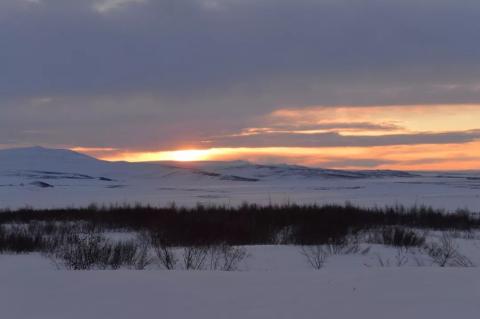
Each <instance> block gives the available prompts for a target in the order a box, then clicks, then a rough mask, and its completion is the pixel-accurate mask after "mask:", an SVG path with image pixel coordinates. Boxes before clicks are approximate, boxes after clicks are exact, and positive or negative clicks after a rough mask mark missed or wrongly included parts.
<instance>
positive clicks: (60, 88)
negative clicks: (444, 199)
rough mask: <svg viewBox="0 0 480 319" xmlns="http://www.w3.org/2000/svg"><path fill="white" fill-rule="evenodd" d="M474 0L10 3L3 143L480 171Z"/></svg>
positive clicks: (4, 25)
mask: <svg viewBox="0 0 480 319" xmlns="http://www.w3.org/2000/svg"><path fill="white" fill-rule="evenodd" d="M479 16H480V2H479V1H478V0H295V1H292V0H1V1H0V47H1V49H0V148H10V147H23V146H32V145H41V146H45V147H55V148H69V149H73V150H77V151H81V152H84V153H87V154H90V155H92V156H95V157H98V158H102V159H108V160H128V161H150V160H153V161H156V160H237V159H242V160H249V161H254V162H261V163H295V164H300V165H309V166H319V167H320V166H321V167H329V168H340V169H405V170H462V169H480V42H479V41H478V34H479V32H480V19H478V17H479Z"/></svg>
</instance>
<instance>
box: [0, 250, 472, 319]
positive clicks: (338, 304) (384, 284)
mask: <svg viewBox="0 0 480 319" xmlns="http://www.w3.org/2000/svg"><path fill="white" fill-rule="evenodd" d="M478 278H480V271H479V269H478V268H430V267H420V268H418V267H415V268H409V267H402V268H368V267H363V268H352V269H349V270H346V269H337V268H325V269H324V270H320V271H312V270H298V271H288V272H287V271H249V272H183V271H159V270H151V271H128V270H121V271H89V272H66V271H55V270H53V269H52V267H51V265H50V264H49V263H48V260H46V259H42V258H40V257H39V256H36V255H27V256H0V282H1V286H0V309H1V317H2V318H8V319H65V318H68V319H85V318H102V319H109V318H111V319H122V318H125V319H131V318H166V319H168V318H178V319H180V318H182V319H183V318H198V319H203V318H209V319H212V318H219V319H220V318H221V319H224V318H229V319H237V318H238V319H247V318H259V319H260V318H261V319H264V318H286V319H291V318H297V319H302V318H329V319H334V318H357V319H363V318H368V319H370V318H390V319H394V318H399V319H400V318H401V319H404V318H435V319H442V318H477V317H478V314H479V313H480V304H479V303H478V300H479V298H480V280H479V279H478Z"/></svg>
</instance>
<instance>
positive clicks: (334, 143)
mask: <svg viewBox="0 0 480 319" xmlns="http://www.w3.org/2000/svg"><path fill="white" fill-rule="evenodd" d="M478 139H480V130H474V131H467V132H447V133H418V134H391V135H381V136H343V135H341V134H338V133H312V134H299V133H266V134H256V135H246V136H233V137H225V138H219V139H217V140H215V141H214V142H213V143H212V145H209V146H210V147H352V146H363V147H365V146H388V145H418V144H452V143H468V142H472V141H475V140H478Z"/></svg>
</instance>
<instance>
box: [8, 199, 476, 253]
mask: <svg viewBox="0 0 480 319" xmlns="http://www.w3.org/2000/svg"><path fill="white" fill-rule="evenodd" d="M1 225H4V226H5V225H7V226H8V225H22V227H23V228H22V229H20V228H19V229H17V231H16V233H21V232H22V231H25V232H28V233H29V234H30V235H31V234H36V235H38V236H45V235H50V234H63V235H64V234H68V233H71V232H72V228H74V229H75V231H76V232H106V231H132V232H145V231H146V232H149V233H151V234H154V237H157V238H161V240H162V241H164V242H165V243H167V244H168V245H170V246H192V245H209V244H218V243H227V244H229V245H255V244H298V245H312V244H324V243H328V242H331V241H332V240H333V241H340V240H342V239H343V238H345V236H347V235H349V234H356V233H358V232H361V231H365V230H370V229H387V228H388V227H390V228H391V227H393V226H398V227H400V228H402V227H403V228H405V227H407V228H416V229H433V230H460V231H465V230H472V229H476V228H479V227H480V219H479V218H478V217H477V216H476V215H473V214H471V213H468V212H457V213H449V214H447V213H445V212H443V211H439V210H434V209H432V208H427V207H413V208H405V207H402V206H397V207H388V208H360V207H354V206H352V205H344V206H340V205H326V206H316V205H304V206H298V205H288V206H257V205H247V204H245V205H242V206H240V207H236V208H231V207H221V206H215V207H205V206H200V205H199V206H197V207H195V208H189V209H187V208H177V207H175V206H172V207H168V208H154V207H148V206H133V207H130V206H121V207H103V208H102V207H100V208H99V207H96V206H93V205H92V206H89V207H87V208H80V209H52V210H32V209H23V210H18V211H3V212H1V213H0V226H1ZM9 227H10V226H9ZM15 227H19V226H15ZM386 227H387V228H386ZM390 228H388V229H390ZM8 233H9V234H10V235H11V233H12V232H8ZM14 233H15V232H14ZM7 235H8V234H4V235H1V233H0V250H2V249H5V248H2V247H5V246H6V245H7V246H8V245H19V246H24V247H25V248H23V249H26V250H28V246H29V245H33V246H35V245H36V244H35V243H30V242H29V241H28V240H26V241H25V242H22V240H23V239H21V238H16V239H15V238H8V236H10V235H8V236H7ZM388 235H391V236H392V237H395V236H399V235H400V234H395V233H392V234H384V237H387V236H388ZM20 237H21V236H20ZM397 239H398V238H397ZM32 240H33V241H35V240H37V239H32ZM391 240H392V241H394V240H395V238H392V239H391ZM14 241H18V243H17V244H13V243H12V242H14Z"/></svg>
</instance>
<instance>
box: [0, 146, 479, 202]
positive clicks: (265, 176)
mask: <svg viewBox="0 0 480 319" xmlns="http://www.w3.org/2000/svg"><path fill="white" fill-rule="evenodd" d="M479 196H480V175H478V174H473V173H465V172H463V173H428V174H427V173H422V174H420V173H410V172H401V171H342V170H332V169H322V168H309V167H303V166H297V165H284V164H282V165H279V164H276V165H259V164H253V163H249V162H245V161H232V162H189V163H185V162H183V163H180V162H152V163H127V162H108V161H102V160H98V159H95V158H93V157H90V156H87V155H84V154H81V153H77V152H73V151H70V150H64V149H47V148H42V147H31V148H17V149H6V150H0V208H1V207H21V206H25V205H29V206H34V207H52V206H56V207H58V206H67V205H73V206H79V205H87V204H89V203H92V202H96V203H102V204H111V203H134V202H141V203H148V204H152V205H166V204H170V203H172V202H176V203H177V204H179V205H195V204H197V203H199V202H201V203H207V204H222V205H223V204H226V205H236V204H240V203H242V202H244V201H248V202H256V203H259V204H269V203H280V204H283V203H291V202H297V203H344V202H345V201H350V202H352V203H356V204H359V205H384V204H389V205H396V204H404V205H414V204H426V205H432V206H436V207H441V208H446V209H456V208H464V207H468V208H472V209H477V208H478V209H480V197H479Z"/></svg>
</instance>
